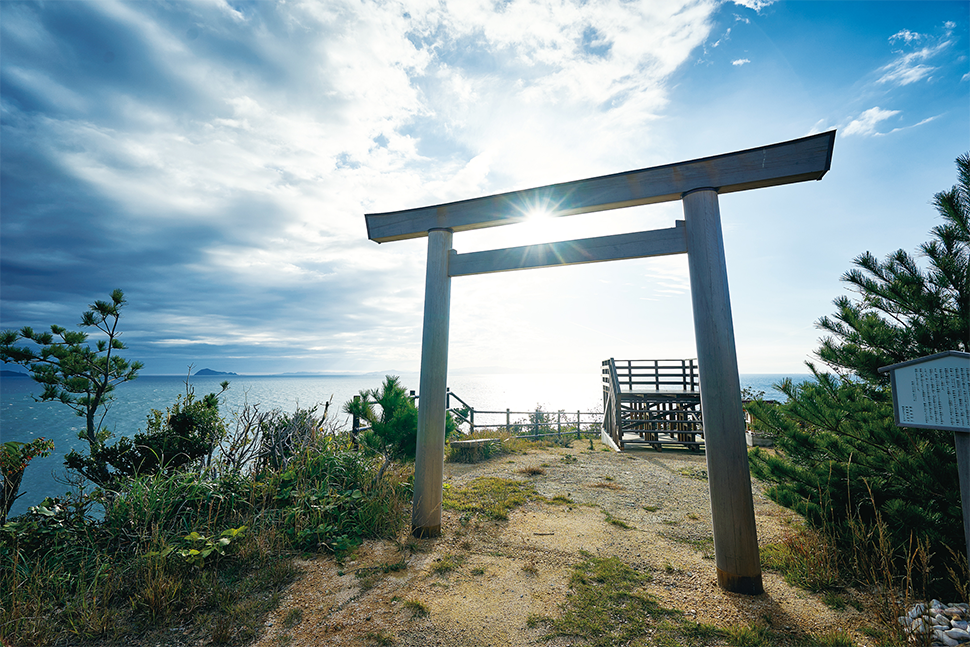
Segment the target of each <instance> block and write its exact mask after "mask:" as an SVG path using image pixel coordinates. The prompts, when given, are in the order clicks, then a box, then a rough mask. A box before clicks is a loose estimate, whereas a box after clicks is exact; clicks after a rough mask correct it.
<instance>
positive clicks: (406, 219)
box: [364, 130, 835, 243]
mask: <svg viewBox="0 0 970 647" xmlns="http://www.w3.org/2000/svg"><path fill="white" fill-rule="evenodd" d="M834 145H835V131H834V130H832V131H829V132H825V133H821V134H818V135H811V136H809V137H803V138H801V139H794V140H791V141H787V142H781V143H778V144H772V145H769V146H761V147H759V148H752V149H749V150H744V151H737V152H733V153H727V154H724V155H716V156H714V157H705V158H701V159H696V160H691V161H687V162H679V163H675V164H666V165H664V166H655V167H652V168H646V169H640V170H636V171H627V172H625V173H616V174H613V175H604V176H601V177H594V178H588V179H585V180H576V181H573V182H563V183H561V184H550V185H548V186H542V187H537V188H534V189H525V190H522V191H511V192H509V193H501V194H498V195H490V196H485V197H481V198H474V199H471V200H462V201H459V202H450V203H446V204H439V205H433V206H427V207H419V208H417V209H405V210H402V211H391V212H386V213H370V214H366V215H365V216H364V218H365V220H366V222H367V237H368V238H370V239H371V240H374V241H377V242H378V243H386V242H389V241H392V240H404V239H407V238H420V237H422V236H427V233H428V231H430V230H431V229H435V228H448V229H451V230H452V231H466V230H470V229H481V228H484V227H495V226H498V225H508V224H512V223H515V222H520V221H522V220H524V219H525V218H526V217H527V216H528V214H529V213H530V211H531V210H533V209H536V208H543V209H545V210H547V211H548V212H549V213H551V214H552V215H555V216H570V215H574V214H580V213H590V212H594V211H605V210H607V209H619V208H622V207H633V206H637V205H643V204H654V203H658V202H669V201H672V200H680V199H681V197H682V196H683V195H684V194H685V193H687V192H689V191H693V190H695V189H700V188H713V189H715V190H717V192H718V193H732V192H734V191H747V190H749V189H758V188H762V187H767V186H777V185H782V184H790V183H793V182H804V181H807V180H819V179H821V178H822V176H824V175H825V173H826V172H827V171H828V170H829V168H830V166H831V163H832V149H833V147H834Z"/></svg>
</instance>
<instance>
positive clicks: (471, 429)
mask: <svg viewBox="0 0 970 647" xmlns="http://www.w3.org/2000/svg"><path fill="white" fill-rule="evenodd" d="M468 427H469V430H468V433H470V434H473V433H475V410H474V409H472V408H471V407H469V408H468Z"/></svg>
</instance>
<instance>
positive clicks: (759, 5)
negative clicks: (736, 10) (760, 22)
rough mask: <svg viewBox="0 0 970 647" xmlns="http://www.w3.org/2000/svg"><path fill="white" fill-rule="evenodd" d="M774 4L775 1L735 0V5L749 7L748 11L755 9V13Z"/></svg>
mask: <svg viewBox="0 0 970 647" xmlns="http://www.w3.org/2000/svg"><path fill="white" fill-rule="evenodd" d="M774 3H775V0H734V4H736V5H740V6H742V7H747V8H748V9H754V10H755V11H761V10H762V9H764V8H765V7H768V6H771V5H773V4H774Z"/></svg>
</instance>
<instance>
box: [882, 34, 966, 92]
mask: <svg viewBox="0 0 970 647" xmlns="http://www.w3.org/2000/svg"><path fill="white" fill-rule="evenodd" d="M922 39H923V36H921V35H920V34H916V33H913V32H910V31H909V30H903V31H900V32H897V33H896V34H894V35H893V36H891V37H890V39H889V41H890V42H891V43H892V42H896V41H900V40H901V41H902V42H903V43H904V44H907V45H908V44H910V43H916V42H919V41H920V40H922ZM952 44H953V42H952V41H950V40H945V41H943V42H940V43H937V44H936V45H932V46H926V47H922V48H920V49H918V50H916V51H912V52H901V51H900V52H896V54H897V56H896V58H895V59H893V60H892V61H891V62H890V63H888V64H887V65H884V66H883V67H881V68H879V69H878V70H876V73H877V74H879V79H878V80H877V81H876V83H880V84H888V85H897V86H899V85H909V84H911V83H916V82H917V81H920V80H922V79H925V78H927V77H928V76H930V75H931V74H932V73H933V72H934V71H935V70H936V69H937V67H936V66H933V65H928V64H927V61H929V60H931V59H933V58H934V57H936V56H937V55H938V54H940V53H941V52H943V51H945V50H946V49H948V48H949V47H950V45H952Z"/></svg>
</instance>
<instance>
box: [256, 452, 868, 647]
mask: <svg viewBox="0 0 970 647" xmlns="http://www.w3.org/2000/svg"><path fill="white" fill-rule="evenodd" d="M573 445H574V446H573V448H561V447H557V448H549V449H542V450H532V451H530V452H529V453H528V454H525V455H514V456H503V457H500V458H497V459H493V460H491V461H487V462H484V463H479V464H474V465H461V464H452V463H446V464H445V478H446V483H448V484H450V485H451V486H452V487H461V486H462V485H464V484H466V483H468V482H470V481H472V480H474V479H475V478H478V477H481V476H499V477H505V478H515V479H519V480H525V481H529V482H531V483H532V484H533V485H534V486H535V487H536V489H537V490H538V491H539V492H540V493H541V494H543V495H545V496H547V497H550V498H551V497H554V496H556V495H560V494H564V495H567V496H568V497H569V498H570V499H572V500H573V501H574V502H576V504H577V505H573V506H554V505H549V504H544V503H530V504H527V505H525V506H523V507H521V508H518V509H516V510H515V511H513V512H512V514H511V515H510V517H509V519H508V520H507V521H501V522H495V521H476V520H474V519H471V520H470V519H468V517H467V516H466V517H459V516H458V515H456V514H453V513H450V512H447V511H446V512H445V513H444V515H443V520H442V528H443V534H442V536H441V537H439V538H436V539H429V540H420V541H419V540H409V539H407V538H406V537H402V538H401V540H400V541H398V542H390V541H383V542H370V543H368V544H366V545H364V546H363V547H361V548H360V549H359V550H358V551H357V552H356V553H355V555H354V556H353V557H352V558H350V559H349V560H347V561H345V562H344V563H343V564H338V563H337V562H336V561H335V560H334V559H333V558H332V557H320V558H316V559H313V560H310V561H303V562H301V563H300V564H299V566H300V569H301V570H302V576H301V577H300V579H299V580H298V581H297V582H295V583H294V584H293V585H292V587H291V588H290V590H289V591H288V593H287V595H286V599H285V601H284V602H283V604H282V605H281V606H280V608H279V609H278V610H277V611H276V612H275V613H274V614H273V615H272V616H271V617H270V618H269V619H268V621H267V623H266V627H265V631H264V633H263V635H262V636H261V638H260V639H259V640H258V641H257V642H256V643H255V644H256V645H257V646H258V647H271V646H272V647H278V646H280V645H292V646H294V647H297V646H310V645H313V646H317V645H380V644H386V645H402V646H418V645H421V646H431V645H442V646H450V645H461V646H470V647H479V646H480V647H486V646H488V647H525V646H527V645H540V644H541V645H550V646H553V647H556V646H560V645H570V644H574V643H577V642H578V641H576V640H575V639H568V638H557V639H553V640H543V639H542V634H543V628H542V627H541V626H540V627H537V628H529V627H528V626H527V624H526V621H527V618H528V617H529V616H530V615H532V614H544V615H556V613H557V608H558V605H559V604H560V603H561V602H563V600H564V599H565V596H566V593H567V592H568V590H569V589H568V584H567V582H568V578H569V574H570V567H571V565H573V564H575V563H577V562H579V561H581V560H582V559H583V557H582V555H581V551H587V552H589V553H593V554H596V555H601V556H609V555H616V556H618V557H620V558H621V559H623V560H624V561H625V562H627V563H629V564H631V565H633V566H635V567H637V568H643V569H648V570H650V571H651V572H652V574H653V580H652V583H651V585H650V586H649V589H648V590H649V592H650V593H652V594H654V595H655V596H657V597H658V598H659V599H660V600H661V603H662V604H663V605H664V606H666V607H670V608H675V609H679V610H681V611H683V612H684V613H685V614H686V615H687V617H689V618H692V619H696V620H697V621H699V622H705V623H711V624H714V625H717V626H721V627H727V626H731V625H737V624H744V625H749V624H755V623H758V624H764V623H770V626H771V627H772V628H773V629H775V630H778V631H780V632H783V633H785V634H788V635H791V636H798V635H805V634H815V635H818V634H821V633H823V632H826V631H830V630H835V629H839V628H849V629H850V630H851V633H850V635H851V636H852V638H853V639H854V640H855V642H856V644H857V645H866V644H867V643H868V642H869V641H870V639H868V638H866V636H864V635H863V634H861V633H859V632H858V629H859V628H861V627H862V626H864V625H865V624H866V623H867V622H868V619H867V618H866V617H865V616H864V615H863V614H861V613H860V612H858V611H856V610H854V609H853V608H852V607H847V608H846V610H844V611H841V612H836V611H833V610H832V609H830V608H828V607H827V606H825V605H824V604H823V603H822V601H821V598H820V596H817V595H813V594H811V593H808V592H805V591H802V590H799V589H795V588H792V587H790V586H788V585H787V584H786V583H785V582H784V580H783V579H782V578H781V577H780V576H778V575H776V574H773V573H767V572H766V573H765V574H764V585H765V589H766V593H765V594H763V595H760V596H756V597H749V596H743V595H735V594H729V593H725V592H724V591H722V590H720V589H719V588H718V587H717V586H716V577H715V572H714V562H713V559H712V557H713V547H712V544H711V541H710V538H711V520H710V508H709V506H710V498H709V494H708V491H707V481H706V464H705V457H704V455H703V454H695V453H690V452H687V451H681V450H667V451H664V452H663V453H657V452H654V451H652V450H649V449H631V450H628V451H627V452H626V453H623V454H616V453H614V452H612V451H602V450H603V449H604V448H603V446H602V445H601V444H600V443H599V442H595V443H594V446H595V447H594V450H593V451H589V444H588V441H586V440H583V441H582V442H575V443H573ZM528 468H540V469H541V470H542V471H543V472H544V473H542V474H537V475H532V476H529V475H527V473H526V472H528V471H529V470H528ZM758 489H759V488H758V485H757V484H755V491H756V492H755V511H756V518H757V524H758V534H759V541H760V542H761V543H762V544H765V543H770V542H774V541H778V540H779V539H780V537H781V536H782V534H783V533H784V531H785V527H786V522H787V521H789V520H790V517H789V513H788V512H787V511H785V510H784V509H782V508H779V507H778V506H776V505H775V504H773V503H771V502H770V501H769V500H768V499H766V498H765V497H764V496H762V495H761V494H760V492H759V491H758ZM608 515H611V516H612V517H613V518H616V519H622V520H623V521H624V522H626V523H627V524H629V525H630V526H632V528H631V529H622V528H620V527H618V526H617V525H614V524H611V523H609V522H608V521H607V518H608ZM402 560H404V561H405V562H406V568H404V569H402V570H398V571H395V572H389V573H381V572H379V571H375V570H367V569H368V568H372V567H374V566H378V565H382V564H393V563H399V562H401V561H402ZM442 560H452V561H459V562H460V566H459V567H458V568H456V569H454V570H451V571H449V572H446V573H443V574H439V573H437V572H435V566H436V565H437V566H440V565H441V564H442ZM361 576H363V577H361ZM415 603H419V604H420V607H422V608H423V609H425V610H426V611H427V615H420V614H418V615H416V614H415V612H414V610H415V607H417V606H418V605H416V604H415ZM711 644H724V643H719V642H713V643H711Z"/></svg>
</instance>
